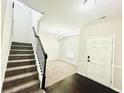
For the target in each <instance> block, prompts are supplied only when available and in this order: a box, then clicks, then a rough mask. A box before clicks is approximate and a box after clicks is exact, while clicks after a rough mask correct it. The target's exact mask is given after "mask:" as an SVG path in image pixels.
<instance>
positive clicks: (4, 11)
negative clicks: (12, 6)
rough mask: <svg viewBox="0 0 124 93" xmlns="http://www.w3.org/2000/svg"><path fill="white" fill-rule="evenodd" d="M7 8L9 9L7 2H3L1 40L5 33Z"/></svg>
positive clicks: (4, 0)
mask: <svg viewBox="0 0 124 93" xmlns="http://www.w3.org/2000/svg"><path fill="white" fill-rule="evenodd" d="M6 7H7V0H1V40H2V37H3V31H4V20H5V13H6Z"/></svg>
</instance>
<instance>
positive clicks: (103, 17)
mask: <svg viewBox="0 0 124 93" xmlns="http://www.w3.org/2000/svg"><path fill="white" fill-rule="evenodd" d="M105 18H106V16H102V17H100V18H98V20H101V19H105Z"/></svg>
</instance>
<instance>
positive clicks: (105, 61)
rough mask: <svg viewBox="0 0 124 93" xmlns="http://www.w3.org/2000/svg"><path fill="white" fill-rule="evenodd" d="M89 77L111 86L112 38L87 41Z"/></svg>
mask: <svg viewBox="0 0 124 93" xmlns="http://www.w3.org/2000/svg"><path fill="white" fill-rule="evenodd" d="M87 66H88V67H87V77H89V78H91V79H93V80H95V81H97V82H99V83H101V84H104V85H106V86H110V85H111V73H112V72H111V68H112V38H106V39H87Z"/></svg>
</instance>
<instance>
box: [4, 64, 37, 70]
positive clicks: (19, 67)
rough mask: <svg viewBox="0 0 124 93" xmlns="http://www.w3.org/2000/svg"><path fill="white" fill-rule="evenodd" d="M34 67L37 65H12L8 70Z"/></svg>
mask: <svg viewBox="0 0 124 93" xmlns="http://www.w3.org/2000/svg"><path fill="white" fill-rule="evenodd" d="M32 67H36V65H28V66H18V67H10V68H7V70H6V71H15V70H20V69H25V68H27V69H28V68H32Z"/></svg>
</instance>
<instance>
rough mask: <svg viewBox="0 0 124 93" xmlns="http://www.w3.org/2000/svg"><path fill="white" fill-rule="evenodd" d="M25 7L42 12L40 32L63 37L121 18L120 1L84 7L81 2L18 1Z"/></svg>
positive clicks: (105, 0) (99, 0)
mask: <svg viewBox="0 0 124 93" xmlns="http://www.w3.org/2000/svg"><path fill="white" fill-rule="evenodd" d="M19 1H21V2H22V3H24V4H25V5H27V6H29V7H31V8H33V9H35V10H37V11H39V12H41V13H42V12H43V13H44V16H43V18H42V19H41V25H40V30H41V31H45V32H51V33H57V34H60V35H63V36H66V35H73V34H78V33H79V31H80V27H82V26H85V25H87V24H90V23H91V22H96V21H98V18H100V17H102V16H106V19H107V20H110V19H114V18H118V17H121V6H122V4H121V2H122V1H121V0H96V3H95V4H94V5H93V6H89V7H86V6H85V5H84V4H83V2H84V1H83V0H19ZM89 1H90V0H89Z"/></svg>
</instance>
